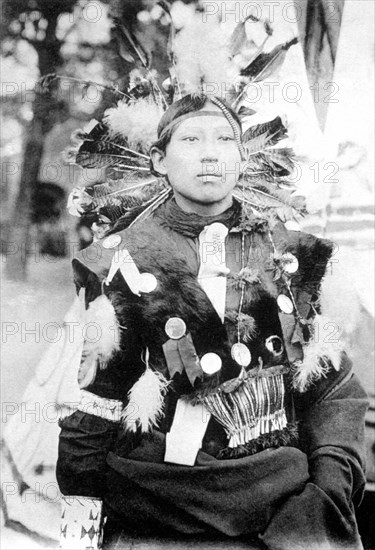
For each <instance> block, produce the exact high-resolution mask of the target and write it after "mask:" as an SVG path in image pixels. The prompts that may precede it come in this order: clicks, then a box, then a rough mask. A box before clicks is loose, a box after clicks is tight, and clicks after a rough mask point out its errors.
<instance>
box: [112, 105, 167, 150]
mask: <svg viewBox="0 0 375 550" xmlns="http://www.w3.org/2000/svg"><path fill="white" fill-rule="evenodd" d="M163 112H164V111H163V109H162V108H161V107H160V105H156V104H155V102H154V101H152V100H150V99H139V100H138V101H137V102H135V103H126V102H124V101H120V102H119V103H118V104H117V107H113V108H112V109H108V110H107V111H106V112H105V117H104V122H105V123H106V124H108V126H109V129H110V131H111V132H112V133H113V135H114V136H115V135H120V136H122V137H124V138H126V139H127V140H128V143H129V146H130V147H131V148H137V147H139V146H140V145H141V146H142V149H143V150H148V149H149V148H150V147H151V145H152V144H153V143H154V142H155V141H156V139H157V127H158V124H159V121H160V119H161V116H162V114H163Z"/></svg>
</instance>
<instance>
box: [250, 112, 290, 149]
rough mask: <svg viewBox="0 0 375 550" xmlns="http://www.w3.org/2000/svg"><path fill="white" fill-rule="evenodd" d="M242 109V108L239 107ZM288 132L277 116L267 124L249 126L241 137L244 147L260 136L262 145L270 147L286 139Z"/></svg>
mask: <svg viewBox="0 0 375 550" xmlns="http://www.w3.org/2000/svg"><path fill="white" fill-rule="evenodd" d="M241 108H242V107H241ZM287 135H288V132H287V129H286V128H285V126H284V124H283V122H282V120H281V118H280V117H279V116H278V117H276V118H274V119H273V120H270V121H269V122H264V123H262V124H257V125H255V126H251V127H250V128H249V129H248V130H246V132H245V133H244V135H243V138H242V139H243V142H244V144H245V145H247V144H248V142H250V141H251V140H253V139H255V138H256V137H259V136H262V137H263V139H264V145H267V146H271V145H275V144H276V143H278V142H279V141H280V140H281V139H283V138H285V137H287Z"/></svg>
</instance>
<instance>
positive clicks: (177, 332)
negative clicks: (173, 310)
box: [165, 317, 186, 340]
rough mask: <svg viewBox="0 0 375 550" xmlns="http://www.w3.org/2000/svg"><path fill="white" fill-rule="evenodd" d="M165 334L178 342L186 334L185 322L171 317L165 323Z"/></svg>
mask: <svg viewBox="0 0 375 550" xmlns="http://www.w3.org/2000/svg"><path fill="white" fill-rule="evenodd" d="M165 332H166V334H167V336H169V338H171V339H172V340H179V339H180V338H182V337H183V336H184V335H185V333H186V324H185V321H183V320H182V319H180V318H179V317H171V318H170V319H168V321H167V322H166V323H165Z"/></svg>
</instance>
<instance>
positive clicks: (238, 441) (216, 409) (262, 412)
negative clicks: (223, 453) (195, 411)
mask: <svg viewBox="0 0 375 550" xmlns="http://www.w3.org/2000/svg"><path fill="white" fill-rule="evenodd" d="M284 397H285V384H284V377H283V375H282V374H276V375H273V376H267V377H266V376H259V377H254V378H247V379H245V380H244V381H243V383H242V384H241V385H240V386H238V387H237V388H235V389H234V390H233V391H229V392H228V393H225V392H224V391H220V392H216V393H212V394H210V395H208V396H206V397H205V398H204V399H203V400H202V402H203V404H204V405H205V406H206V408H207V410H208V411H209V412H210V413H211V414H212V415H213V416H214V417H215V418H216V420H217V421H218V422H219V423H220V424H221V425H222V426H223V427H224V429H225V431H226V434H227V436H228V437H229V447H238V446H241V445H245V444H246V443H248V442H249V441H251V440H254V439H257V438H258V437H259V436H260V435H262V434H266V433H269V432H271V431H275V430H282V429H283V428H285V427H286V425H287V419H286V414H285V409H284Z"/></svg>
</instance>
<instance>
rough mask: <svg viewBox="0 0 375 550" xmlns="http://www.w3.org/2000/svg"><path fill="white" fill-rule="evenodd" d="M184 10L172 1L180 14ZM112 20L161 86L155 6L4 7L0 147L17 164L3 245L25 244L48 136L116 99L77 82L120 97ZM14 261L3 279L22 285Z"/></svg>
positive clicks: (35, 3) (141, 2)
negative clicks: (134, 42) (145, 56)
mask: <svg viewBox="0 0 375 550" xmlns="http://www.w3.org/2000/svg"><path fill="white" fill-rule="evenodd" d="M172 3H173V2H172ZM190 3H191V2H188V1H187V2H182V1H181V0H178V1H177V2H175V4H176V5H179V6H180V7H182V8H184V6H185V5H188V4H190ZM193 4H194V2H193ZM114 17H116V18H118V19H120V20H122V21H124V22H125V21H126V24H127V26H130V28H132V30H133V31H134V32H135V33H136V34H138V36H139V37H140V38H141V40H142V42H143V44H144V47H145V49H146V50H147V52H148V53H149V55H150V57H151V58H152V65H153V67H154V68H155V69H156V70H157V72H158V74H159V77H160V79H161V80H162V79H164V78H166V76H168V75H167V73H166V66H167V57H166V56H167V53H166V50H167V47H166V45H167V40H168V23H169V21H168V17H167V16H166V14H165V12H163V10H162V9H161V8H160V6H157V5H156V1H153V0H152V1H150V0H103V1H101V2H99V1H98V0H95V2H94V1H89V0H78V1H77V0H3V3H2V20H1V27H0V28H1V45H0V55H1V60H2V81H3V87H2V103H3V114H2V125H3V129H5V131H3V132H2V138H1V142H0V148H1V154H2V157H3V161H4V162H7V160H8V159H16V162H17V163H19V165H20V170H19V173H18V174H17V176H15V177H12V174H10V176H9V174H7V173H5V178H3V181H2V191H3V190H4V188H5V191H6V192H5V197H6V198H7V202H6V205H5V207H6V210H7V211H9V212H11V213H10V215H8V216H7V218H8V225H7V228H6V235H5V240H6V241H10V242H16V243H18V244H19V245H20V244H21V243H22V244H23V245H25V246H27V245H28V243H29V240H30V236H29V235H30V231H29V228H30V224H31V223H32V220H33V212H32V208H31V206H32V200H33V197H34V196H35V190H36V187H37V186H38V181H40V180H41V177H40V175H41V174H40V172H41V167H42V159H43V154H44V150H45V140H46V138H47V136H48V134H49V132H50V131H51V129H52V128H53V127H54V126H55V125H56V124H60V125H61V124H64V123H66V122H67V121H69V119H74V120H76V119H77V126H78V125H80V124H81V123H82V122H84V121H88V120H90V119H91V118H93V117H100V116H101V113H102V112H103V110H104V109H106V108H108V107H109V106H111V105H113V104H114V102H115V101H116V100H117V99H118V96H117V97H116V94H113V93H112V92H110V91H109V90H106V89H103V88H101V87H97V86H95V84H92V85H89V84H86V85H85V86H82V84H81V82H80V81H82V80H83V81H92V82H94V83H95V82H97V83H99V84H109V85H110V84H111V83H112V84H115V85H116V86H117V87H118V89H119V90H126V89H127V87H128V84H129V77H128V75H129V72H130V71H131V69H133V68H134V65H133V64H132V63H129V61H127V60H126V59H124V58H123V57H121V55H119V50H118V45H117V41H116V37H115V35H114V33H113V31H112V21H113V18H114ZM50 73H57V74H58V75H60V76H64V77H68V78H69V80H64V79H62V80H58V81H55V82H54V83H53V85H52V86H51V87H50V88H49V89H43V90H41V89H40V87H39V88H38V86H37V85H36V84H35V83H36V82H37V81H38V80H39V78H40V77H42V76H45V75H48V74H50ZM78 121H79V122H78ZM58 153H59V152H56V154H57V155H58ZM21 155H22V156H21ZM8 176H9V177H8ZM42 179H43V178H42ZM15 186H16V188H15ZM9 188H11V192H10V191H9ZM17 256H18V255H14V257H12V258H9V261H8V262H7V272H8V276H10V277H13V278H24V277H25V276H26V257H25V255H23V256H22V257H21V258H18V257H17Z"/></svg>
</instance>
